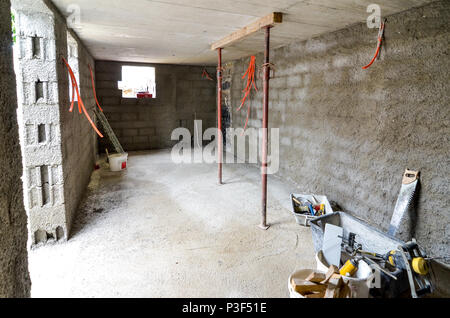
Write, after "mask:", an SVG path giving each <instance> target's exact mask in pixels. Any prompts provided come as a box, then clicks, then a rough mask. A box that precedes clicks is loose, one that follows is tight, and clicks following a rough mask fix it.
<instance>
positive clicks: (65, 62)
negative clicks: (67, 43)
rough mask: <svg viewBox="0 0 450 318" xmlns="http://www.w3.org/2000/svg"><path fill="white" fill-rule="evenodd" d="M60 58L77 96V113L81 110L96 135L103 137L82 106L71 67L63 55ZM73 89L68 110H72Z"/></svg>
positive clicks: (73, 100)
mask: <svg viewBox="0 0 450 318" xmlns="http://www.w3.org/2000/svg"><path fill="white" fill-rule="evenodd" d="M61 58H62V60H63V62H64V64H65V65H66V67H67V70H68V71H69V75H70V80H71V82H72V89H73V91H75V92H76V94H77V98H78V111H79V113H80V114H81V110H83V112H84V115H85V116H86V118H87V119H88V121H89V123H90V124H91V126H92V128H94V130H95V132H96V133H97V135H99V136H100V138H103V135H102V133H101V132H100V131H99V130H98V128H97V126H95V124H94V122H93V121H92V119H91V117H90V116H89V114H88V113H87V111H86V107H85V106H84V103H83V100H82V99H81V96H80V90H79V88H78V83H77V80H76V78H75V75H74V73H73V70H72V68H71V67H70V65H69V63H68V62H67V60H66V59H65V58H64V57H61ZM73 91H72V103H71V105H70V109H69V111H70V112H72V110H73V105H74V103H75V99H74V97H75V95H74V93H73Z"/></svg>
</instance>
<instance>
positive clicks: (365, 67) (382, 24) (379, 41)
mask: <svg viewBox="0 0 450 318" xmlns="http://www.w3.org/2000/svg"><path fill="white" fill-rule="evenodd" d="M385 23H386V20H384V22H381V25H380V30H379V31H378V45H377V50H376V52H375V55H374V57H373V58H372V60H371V61H370V63H369V64H367V65H366V66H363V70H366V69H368V68H369V67H370V66H372V64H373V63H374V62H375V60H376V59H377V57H378V56H379V55H380V50H381V45H382V44H383V36H384V27H385Z"/></svg>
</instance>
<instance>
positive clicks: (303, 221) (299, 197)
mask: <svg viewBox="0 0 450 318" xmlns="http://www.w3.org/2000/svg"><path fill="white" fill-rule="evenodd" d="M299 201H300V202H301V201H307V202H310V203H311V205H312V208H313V207H314V206H322V211H311V210H307V211H302V209H301V204H299ZM291 203H292V213H293V214H294V217H295V220H296V222H297V224H300V225H302V226H307V227H309V226H310V222H311V220H314V219H316V218H317V217H318V216H319V213H322V214H323V215H327V214H331V213H333V209H332V207H331V205H330V202H329V201H328V199H327V197H326V196H324V195H313V194H295V193H293V194H291ZM313 213H314V215H313Z"/></svg>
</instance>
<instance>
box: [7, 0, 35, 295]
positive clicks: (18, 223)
mask: <svg viewBox="0 0 450 318" xmlns="http://www.w3.org/2000/svg"><path fill="white" fill-rule="evenodd" d="M11 34H12V31H11V16H10V2H9V0H3V1H1V2H0V145H1V146H0V167H1V169H0V178H1V180H2V182H1V183H0V298H4V297H28V296H29V295H30V286H31V283H30V277H29V274H28V258H27V216H26V213H25V208H24V205H23V191H22V183H21V182H20V178H21V176H22V156H21V153H20V144H19V128H18V124H17V115H16V111H17V95H16V77H15V73H14V68H13V52H12V36H11Z"/></svg>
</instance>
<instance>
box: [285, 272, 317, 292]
mask: <svg viewBox="0 0 450 318" xmlns="http://www.w3.org/2000/svg"><path fill="white" fill-rule="evenodd" d="M312 272H314V270H313V269H301V270H299V271H296V272H294V273H293V274H292V275H291V276H289V280H288V290H289V296H290V298H306V297H305V296H303V295H302V294H300V293H298V292H296V291H295V290H294V286H292V278H298V279H303V280H305V279H307V278H308V276H309V275H311V273H312Z"/></svg>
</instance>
